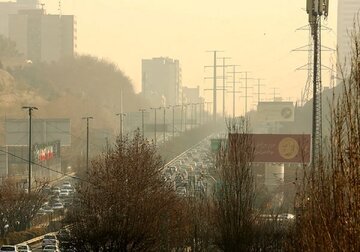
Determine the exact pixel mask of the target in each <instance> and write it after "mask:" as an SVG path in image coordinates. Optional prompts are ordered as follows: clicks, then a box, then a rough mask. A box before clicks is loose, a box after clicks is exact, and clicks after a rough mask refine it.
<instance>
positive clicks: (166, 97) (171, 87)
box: [142, 57, 182, 106]
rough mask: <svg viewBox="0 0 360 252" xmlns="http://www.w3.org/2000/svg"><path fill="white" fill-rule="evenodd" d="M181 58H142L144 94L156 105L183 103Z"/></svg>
mask: <svg viewBox="0 0 360 252" xmlns="http://www.w3.org/2000/svg"><path fill="white" fill-rule="evenodd" d="M181 93H182V84H181V68H180V64H179V60H174V59H170V58H162V57H161V58H152V59H143V60H142V94H143V95H144V96H145V97H146V98H147V99H148V100H149V101H150V102H151V103H152V104H153V105H154V106H157V105H160V106H167V105H178V104H181V97H182V94H181Z"/></svg>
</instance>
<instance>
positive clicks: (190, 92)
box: [182, 86, 204, 103]
mask: <svg viewBox="0 0 360 252" xmlns="http://www.w3.org/2000/svg"><path fill="white" fill-rule="evenodd" d="M182 94H183V96H182V101H183V103H203V102H204V98H202V97H200V87H199V86H197V87H196V88H190V87H183V93H182Z"/></svg>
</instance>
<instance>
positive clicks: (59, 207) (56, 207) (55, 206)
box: [52, 202, 64, 210]
mask: <svg viewBox="0 0 360 252" xmlns="http://www.w3.org/2000/svg"><path fill="white" fill-rule="evenodd" d="M52 209H54V210H62V209H64V205H63V203H61V202H56V203H54V204H53V206H52Z"/></svg>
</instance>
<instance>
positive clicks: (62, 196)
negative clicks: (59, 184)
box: [59, 189, 69, 199]
mask: <svg viewBox="0 0 360 252" xmlns="http://www.w3.org/2000/svg"><path fill="white" fill-rule="evenodd" d="M67 197H69V191H68V190H64V191H63V189H61V192H60V194H59V198H60V199H64V198H67Z"/></svg>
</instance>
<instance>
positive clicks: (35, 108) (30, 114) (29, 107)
mask: <svg viewBox="0 0 360 252" xmlns="http://www.w3.org/2000/svg"><path fill="white" fill-rule="evenodd" d="M22 109H27V110H28V111H29V148H28V149H29V171H28V172H29V174H28V175H29V178H28V180H29V183H28V193H30V192H31V163H32V161H31V157H32V155H31V148H32V146H31V120H32V118H31V117H32V111H33V110H38V108H37V107H32V106H24V107H22Z"/></svg>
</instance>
